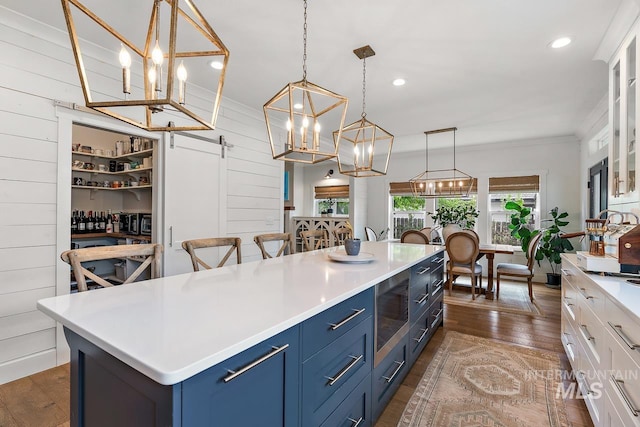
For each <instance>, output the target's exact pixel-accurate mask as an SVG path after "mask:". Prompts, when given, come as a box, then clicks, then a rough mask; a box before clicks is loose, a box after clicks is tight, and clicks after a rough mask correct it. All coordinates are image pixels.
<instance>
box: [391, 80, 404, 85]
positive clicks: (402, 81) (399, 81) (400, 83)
mask: <svg viewBox="0 0 640 427" xmlns="http://www.w3.org/2000/svg"><path fill="white" fill-rule="evenodd" d="M406 82H407V81H406V80H405V79H395V80H394V81H393V85H394V86H404V84H405V83H406Z"/></svg>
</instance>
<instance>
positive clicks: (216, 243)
mask: <svg viewBox="0 0 640 427" xmlns="http://www.w3.org/2000/svg"><path fill="white" fill-rule="evenodd" d="M241 245H242V240H241V239H240V238H239V237H212V238H207V239H192V240H185V241H184V242H182V249H184V250H185V251H187V253H188V254H189V256H190V257H191V263H192V264H193V271H199V270H200V266H202V267H204V268H205V269H207V270H211V268H212V267H211V266H209V265H208V264H207V263H206V262H204V261H203V260H202V259H201V258H199V257H198V256H197V255H196V249H205V248H217V247H222V246H230V248H229V250H227V253H226V254H225V256H224V257H223V258H222V259H221V260H220V262H219V263H218V265H217V266H216V268H217V267H222V266H223V265H224V264H225V263H226V262H227V260H228V259H229V257H230V256H231V254H233V252H234V251H235V253H236V263H237V264H242V253H241V249H240V247H241Z"/></svg>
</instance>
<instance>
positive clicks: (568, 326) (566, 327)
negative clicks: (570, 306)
mask: <svg viewBox="0 0 640 427" xmlns="http://www.w3.org/2000/svg"><path fill="white" fill-rule="evenodd" d="M562 311H563V312H562V320H561V323H560V332H561V336H560V339H561V340H562V346H563V347H564V351H565V353H566V354H567V357H568V358H569V362H570V363H571V367H572V368H573V369H574V370H578V358H579V356H580V354H579V351H580V346H579V344H578V336H577V335H576V331H575V329H574V328H573V324H572V323H571V322H570V321H569V319H568V317H567V309H566V308H565V307H562Z"/></svg>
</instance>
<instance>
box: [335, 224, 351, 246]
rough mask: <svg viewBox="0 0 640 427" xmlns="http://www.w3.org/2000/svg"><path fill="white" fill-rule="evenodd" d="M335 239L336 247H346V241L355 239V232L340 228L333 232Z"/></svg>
mask: <svg viewBox="0 0 640 427" xmlns="http://www.w3.org/2000/svg"><path fill="white" fill-rule="evenodd" d="M333 237H334V239H335V241H334V246H341V245H344V241H345V240H346V239H351V238H353V231H352V230H351V229H350V228H347V227H339V228H336V229H334V230H333Z"/></svg>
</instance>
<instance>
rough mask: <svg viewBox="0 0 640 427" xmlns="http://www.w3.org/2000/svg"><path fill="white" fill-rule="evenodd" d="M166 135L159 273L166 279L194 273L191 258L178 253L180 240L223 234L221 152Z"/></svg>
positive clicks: (209, 144)
mask: <svg viewBox="0 0 640 427" xmlns="http://www.w3.org/2000/svg"><path fill="white" fill-rule="evenodd" d="M166 136H167V140H166V141H165V144H164V146H165V150H164V165H165V167H164V168H163V172H164V177H163V179H162V181H163V184H164V185H163V188H164V194H163V199H164V218H163V223H164V226H163V244H164V262H163V268H164V275H165V276H173V275H175V274H180V273H187V272H191V271H193V268H192V266H191V259H190V258H189V255H188V254H187V253H186V251H185V250H183V249H182V242H183V241H184V240H189V239H198V238H205V237H221V236H224V235H225V233H226V200H227V190H226V188H227V185H226V176H227V174H226V161H225V159H224V158H223V150H225V149H226V148H225V147H223V146H221V145H219V144H218V143H216V141H214V140H211V139H208V138H199V137H197V136H194V137H192V136H188V135H186V134H184V133H179V132H175V133H171V134H166ZM216 252H217V251H216ZM215 255H217V253H216V254H214V256H215Z"/></svg>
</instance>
